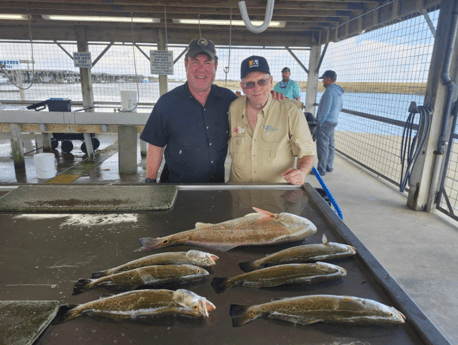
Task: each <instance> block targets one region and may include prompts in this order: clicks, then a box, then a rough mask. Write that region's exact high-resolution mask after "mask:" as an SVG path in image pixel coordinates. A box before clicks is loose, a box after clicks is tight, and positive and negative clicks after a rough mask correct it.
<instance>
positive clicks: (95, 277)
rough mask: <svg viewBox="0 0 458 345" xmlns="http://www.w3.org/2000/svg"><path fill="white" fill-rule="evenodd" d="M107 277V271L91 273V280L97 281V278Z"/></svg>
mask: <svg viewBox="0 0 458 345" xmlns="http://www.w3.org/2000/svg"><path fill="white" fill-rule="evenodd" d="M107 275H109V273H108V271H99V272H94V273H92V276H91V278H92V279H98V278H102V277H106V276H107Z"/></svg>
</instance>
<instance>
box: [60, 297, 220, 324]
mask: <svg viewBox="0 0 458 345" xmlns="http://www.w3.org/2000/svg"><path fill="white" fill-rule="evenodd" d="M215 309H216V307H215V305H214V304H213V303H211V302H210V301H208V300H207V299H206V298H205V297H201V296H199V295H197V294H195V293H194V292H192V291H188V290H184V289H180V290H177V291H172V290H165V289H164V290H139V291H129V292H124V293H120V294H117V295H112V296H110V297H106V298H101V299H99V300H96V301H91V302H88V303H84V304H80V305H63V306H61V307H60V308H59V311H58V313H57V315H56V317H55V318H54V320H53V322H52V323H53V324H59V323H62V322H65V321H68V320H71V319H74V318H76V317H78V316H81V315H84V314H87V315H91V316H92V315H97V316H102V317H107V318H111V319H128V318H137V317H148V316H161V315H171V314H181V315H185V316H191V317H196V318H207V317H208V316H209V314H208V312H209V311H212V310H215Z"/></svg>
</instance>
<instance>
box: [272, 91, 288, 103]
mask: <svg viewBox="0 0 458 345" xmlns="http://www.w3.org/2000/svg"><path fill="white" fill-rule="evenodd" d="M270 93H271V94H272V98H273V99H275V100H277V101H283V100H285V99H286V97H285V95H284V94H282V93H280V92H277V91H274V90H272V91H270Z"/></svg>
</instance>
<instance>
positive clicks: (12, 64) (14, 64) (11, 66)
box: [0, 59, 20, 69]
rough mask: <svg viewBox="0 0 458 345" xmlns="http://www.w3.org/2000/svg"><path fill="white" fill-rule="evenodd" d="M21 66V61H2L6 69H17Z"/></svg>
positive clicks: (0, 63)
mask: <svg viewBox="0 0 458 345" xmlns="http://www.w3.org/2000/svg"><path fill="white" fill-rule="evenodd" d="M19 64H20V61H19V60H9V59H8V60H0V65H2V66H3V68H4V69H17V68H18V67H19Z"/></svg>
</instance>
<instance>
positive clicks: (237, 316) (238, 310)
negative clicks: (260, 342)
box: [229, 304, 259, 327]
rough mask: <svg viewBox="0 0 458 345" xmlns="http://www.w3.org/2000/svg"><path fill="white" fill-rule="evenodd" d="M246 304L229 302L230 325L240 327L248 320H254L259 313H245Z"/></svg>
mask: <svg viewBox="0 0 458 345" xmlns="http://www.w3.org/2000/svg"><path fill="white" fill-rule="evenodd" d="M247 311H248V306H246V305H239V304H231V308H230V311H229V313H230V315H231V318H232V327H240V326H243V325H245V324H247V323H248V322H251V321H253V320H255V319H256V318H257V317H258V316H259V315H256V314H254V313H250V314H248V313H247Z"/></svg>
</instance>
